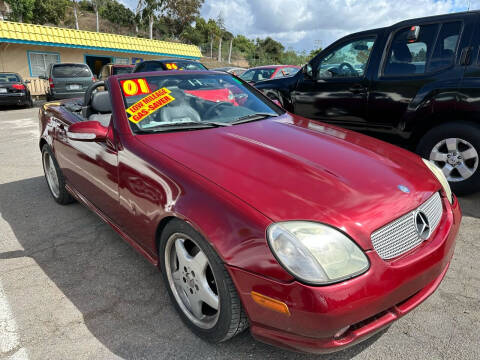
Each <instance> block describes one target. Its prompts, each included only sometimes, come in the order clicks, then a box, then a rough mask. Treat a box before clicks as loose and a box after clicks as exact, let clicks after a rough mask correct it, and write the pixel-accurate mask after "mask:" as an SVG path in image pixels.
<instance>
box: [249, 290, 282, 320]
mask: <svg viewBox="0 0 480 360" xmlns="http://www.w3.org/2000/svg"><path fill="white" fill-rule="evenodd" d="M251 295H252V299H253V301H255V302H256V303H257V304H258V305H260V306H263V307H265V308H267V309H270V310H273V311H276V312H279V313H281V314H284V315H287V316H290V310H288V306H287V304H285V303H284V302H282V301H280V300H276V299H272V298H271V297H268V296H265V295H262V294H259V293H257V292H255V291H252V292H251Z"/></svg>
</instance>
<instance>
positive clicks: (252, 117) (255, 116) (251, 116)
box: [232, 112, 278, 124]
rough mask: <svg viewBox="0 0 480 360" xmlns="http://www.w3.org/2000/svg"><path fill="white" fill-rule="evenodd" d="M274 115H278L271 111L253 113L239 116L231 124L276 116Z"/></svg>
mask: <svg viewBox="0 0 480 360" xmlns="http://www.w3.org/2000/svg"><path fill="white" fill-rule="evenodd" d="M276 116H278V115H277V114H272V113H262V112H259V113H254V114H249V115H245V116H241V117H239V118H238V119H237V120H235V121H234V122H232V124H242V123H246V122H249V121H255V120H262V119H265V118H267V117H276Z"/></svg>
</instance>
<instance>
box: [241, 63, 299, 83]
mask: <svg viewBox="0 0 480 360" xmlns="http://www.w3.org/2000/svg"><path fill="white" fill-rule="evenodd" d="M299 70H300V66H296V65H265V66H257V67H254V68H251V69H248V70H247V71H245V72H244V73H243V74H242V75H240V77H241V78H242V79H243V80H245V81H247V82H248V83H249V84H256V83H257V82H259V81H264V80H269V79H279V78H284V77H289V76H293V75H295V74H296V73H297V72H298V71H299Z"/></svg>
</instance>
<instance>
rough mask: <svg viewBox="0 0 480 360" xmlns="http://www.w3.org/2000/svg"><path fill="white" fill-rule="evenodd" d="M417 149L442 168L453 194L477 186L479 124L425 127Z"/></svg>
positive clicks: (479, 184)
mask: <svg viewBox="0 0 480 360" xmlns="http://www.w3.org/2000/svg"><path fill="white" fill-rule="evenodd" d="M417 153H418V154H419V155H421V156H422V157H424V158H425V159H429V160H431V161H432V162H434V163H435V165H437V166H438V167H439V168H440V169H442V171H443V173H444V174H445V177H446V178H447V180H448V182H449V183H450V186H451V188H452V191H453V192H454V193H455V194H457V195H465V194H470V193H473V192H476V191H479V190H480V170H479V166H478V165H479V154H480V127H479V126H477V125H476V124H472V123H468V122H455V123H446V124H443V125H440V126H437V127H435V128H433V129H431V130H430V131H428V132H427V133H426V134H425V135H424V136H423V137H422V139H421V140H420V143H419V144H418V146H417Z"/></svg>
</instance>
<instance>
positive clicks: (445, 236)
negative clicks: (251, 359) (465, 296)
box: [228, 199, 461, 353]
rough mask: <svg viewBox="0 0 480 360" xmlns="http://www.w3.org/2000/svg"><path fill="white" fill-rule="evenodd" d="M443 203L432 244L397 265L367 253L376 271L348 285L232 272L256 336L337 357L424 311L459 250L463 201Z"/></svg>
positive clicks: (363, 275)
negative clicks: (276, 306)
mask: <svg viewBox="0 0 480 360" xmlns="http://www.w3.org/2000/svg"><path fill="white" fill-rule="evenodd" d="M443 201H444V210H445V209H446V210H445V213H444V216H443V218H442V220H441V222H440V224H439V226H438V227H437V229H436V230H435V232H434V233H433V234H432V236H431V237H430V239H429V240H427V241H424V242H423V243H422V244H421V245H419V246H418V247H417V248H415V249H412V250H411V251H410V252H409V253H407V254H405V255H403V256H401V257H399V258H397V259H393V260H392V261H384V260H382V259H381V258H380V257H379V256H378V255H377V253H376V252H375V251H367V252H366V254H367V255H368V257H369V260H370V263H371V266H370V269H369V270H368V271H367V272H366V273H365V274H362V275H360V276H358V277H356V278H354V279H351V280H348V281H344V282H341V283H338V284H334V285H329V286H318V287H315V286H309V285H305V284H301V283H299V282H296V281H294V282H291V283H282V282H278V281H275V280H272V279H268V278H264V277H262V276H259V275H256V274H252V273H249V272H246V271H244V270H241V269H238V268H235V267H228V269H229V272H230V274H231V276H232V278H233V281H234V283H235V285H236V287H237V290H238V293H239V295H240V298H241V300H242V303H243V305H244V308H245V311H246V312H247V314H248V316H249V319H250V324H251V327H250V330H251V333H252V335H253V336H254V337H255V338H257V339H258V340H261V341H264V342H267V343H270V344H272V345H276V346H279V347H284V348H288V349H291V350H296V351H303V352H313V353H328V352H334V351H338V350H341V349H343V348H346V347H349V346H351V345H353V344H356V343H358V342H361V341H363V340H365V339H367V338H369V337H370V336H372V335H374V334H375V333H377V332H379V331H381V330H382V329H384V328H385V327H387V326H388V325H389V324H390V323H392V322H393V321H395V320H396V319H398V318H400V317H401V316H403V315H405V314H406V313H408V312H409V311H410V310H412V309H413V308H415V307H416V306H418V305H419V304H420V303H422V302H423V301H424V300H425V299H426V298H427V297H428V296H430V295H431V294H432V293H433V292H434V291H435V290H436V288H437V287H438V286H439V284H440V282H441V281H442V279H443V277H444V276H445V273H446V272H447V269H448V266H449V263H450V260H451V258H452V256H453V251H454V248H455V238H456V236H457V233H458V229H459V226H460V220H461V211H460V207H459V205H458V201H457V199H455V203H454V204H453V205H452V206H451V205H450V204H449V203H448V201H447V200H446V199H443ZM252 291H255V292H257V293H260V294H263V295H266V296H269V297H271V298H274V299H277V300H280V301H282V302H284V303H285V304H286V305H287V306H288V308H289V311H290V316H287V315H283V314H280V313H275V312H273V311H271V310H269V309H267V308H264V307H261V306H260V305H258V304H257V303H255V302H254V301H253V299H252V297H251V292H252ZM346 327H349V328H348V330H346V332H344V333H342V334H340V335H338V334H339V331H340V330H342V329H344V328H346ZM336 334H337V335H338V336H335V335H336Z"/></svg>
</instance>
